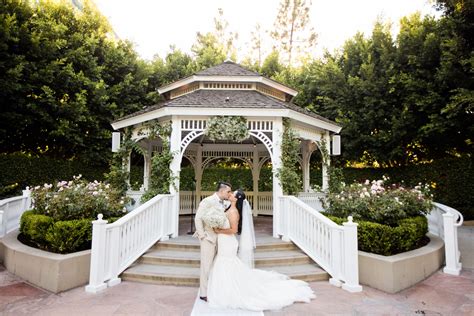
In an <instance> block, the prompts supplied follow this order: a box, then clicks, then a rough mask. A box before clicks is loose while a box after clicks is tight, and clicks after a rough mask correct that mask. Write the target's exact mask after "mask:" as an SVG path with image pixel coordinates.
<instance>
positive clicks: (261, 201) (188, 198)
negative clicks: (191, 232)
mask: <svg viewBox="0 0 474 316" xmlns="http://www.w3.org/2000/svg"><path fill="white" fill-rule="evenodd" d="M212 194H214V191H201V194H200V196H199V195H197V194H196V193H194V199H195V200H194V212H196V210H197V207H198V205H199V202H200V201H201V200H202V199H203V198H205V197H208V196H210V195H212ZM179 195H180V204H179V214H191V207H192V200H193V198H192V196H193V194H192V192H191V191H180V192H179ZM245 195H246V197H247V200H248V201H249V203H250V205H251V206H252V210H253V213H254V215H259V214H260V215H272V214H273V192H258V193H257V199H255V195H254V193H253V192H252V191H247V192H245Z"/></svg>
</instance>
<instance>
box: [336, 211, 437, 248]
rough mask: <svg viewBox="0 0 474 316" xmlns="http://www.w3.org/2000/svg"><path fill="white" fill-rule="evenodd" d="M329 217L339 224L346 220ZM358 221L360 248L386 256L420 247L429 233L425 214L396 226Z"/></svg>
mask: <svg viewBox="0 0 474 316" xmlns="http://www.w3.org/2000/svg"><path fill="white" fill-rule="evenodd" d="M328 217H329V218H330V219H331V220H332V221H334V222H335V223H337V224H339V225H341V224H342V223H343V222H345V221H346V220H345V219H344V218H340V217H335V216H330V215H329V216H328ZM357 223H358V226H357V238H358V241H359V242H358V247H359V250H362V251H366V252H371V253H375V254H379V255H384V256H391V255H394V254H397V253H401V252H405V251H409V250H413V249H416V248H418V247H419V246H421V245H422V242H423V241H424V240H425V235H426V234H427V233H428V220H427V219H426V217H424V216H417V217H413V218H407V219H403V220H400V221H399V222H398V225H396V226H389V225H384V224H380V223H374V222H369V221H357Z"/></svg>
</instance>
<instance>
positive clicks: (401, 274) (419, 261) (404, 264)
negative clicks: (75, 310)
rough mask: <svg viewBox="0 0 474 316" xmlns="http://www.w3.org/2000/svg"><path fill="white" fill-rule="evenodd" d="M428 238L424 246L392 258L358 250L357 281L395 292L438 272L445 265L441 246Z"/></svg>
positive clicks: (431, 236)
mask: <svg viewBox="0 0 474 316" xmlns="http://www.w3.org/2000/svg"><path fill="white" fill-rule="evenodd" d="M427 236H428V237H429V238H430V242H429V243H428V244H427V245H426V246H424V247H421V248H419V249H415V250H411V251H407V252H404V253H400V254H397V255H393V256H382V255H376V254H373V253H368V252H363V251H359V282H360V283H361V284H364V285H368V286H370V287H373V288H376V289H379V290H382V291H384V292H388V293H397V292H399V291H401V290H403V289H406V288H408V287H410V286H412V285H415V284H416V283H418V282H420V281H422V280H424V279H426V278H427V277H428V276H430V275H431V274H433V273H434V272H436V271H438V270H439V268H440V267H441V265H442V264H443V263H444V243H443V240H442V239H440V238H439V237H437V236H435V235H432V234H428V235H427Z"/></svg>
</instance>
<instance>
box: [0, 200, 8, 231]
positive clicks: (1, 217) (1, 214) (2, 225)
mask: <svg viewBox="0 0 474 316" xmlns="http://www.w3.org/2000/svg"><path fill="white" fill-rule="evenodd" d="M2 207H4V206H2ZM6 225H7V221H6V220H5V211H4V210H2V209H0V237H3V236H4V235H5V234H6V232H7V226H6Z"/></svg>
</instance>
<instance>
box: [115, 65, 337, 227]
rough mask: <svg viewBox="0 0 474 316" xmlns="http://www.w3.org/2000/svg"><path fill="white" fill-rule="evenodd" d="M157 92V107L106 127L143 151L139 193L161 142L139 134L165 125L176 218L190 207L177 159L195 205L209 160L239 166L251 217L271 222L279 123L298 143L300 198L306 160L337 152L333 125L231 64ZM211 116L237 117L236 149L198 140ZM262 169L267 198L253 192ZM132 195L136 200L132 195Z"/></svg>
mask: <svg viewBox="0 0 474 316" xmlns="http://www.w3.org/2000/svg"><path fill="white" fill-rule="evenodd" d="M158 92H159V93H160V94H161V95H162V97H163V99H164V101H162V102H161V103H159V104H156V105H154V106H150V107H147V108H145V109H143V110H141V111H138V112H136V113H133V114H131V115H128V116H125V117H123V118H120V119H119V120H117V121H115V122H113V123H112V126H113V128H114V130H116V131H120V130H123V129H124V128H131V129H132V131H133V133H132V139H133V140H135V141H136V142H138V144H139V145H140V146H141V147H142V148H144V149H146V151H145V152H146V154H145V157H144V175H143V186H142V191H143V190H146V189H147V188H148V185H149V178H150V168H151V157H152V154H153V152H156V151H160V150H161V140H159V139H149V138H147V132H146V131H145V132H143V128H144V126H146V124H149V123H150V122H153V121H157V122H160V123H165V122H171V126H172V131H171V136H170V139H169V141H170V147H171V148H170V149H171V152H173V153H174V159H173V161H172V163H171V165H170V170H171V172H172V174H173V175H174V177H175V179H177V180H175V181H176V183H175V185H172V186H170V192H171V194H175V195H176V196H177V201H176V203H175V204H174V206H173V207H174V208H179V210H175V211H176V213H179V214H183V213H186V212H188V211H189V209H190V207H189V206H190V202H191V194H190V192H180V190H179V174H180V170H181V163H182V160H183V157H184V158H186V159H188V160H189V161H190V163H191V164H192V166H193V167H194V172H195V179H196V200H197V201H199V200H200V198H202V197H204V196H206V195H208V194H210V193H211V192H203V191H202V190H201V180H202V174H203V170H204V169H205V168H206V166H208V165H209V164H210V163H211V162H212V161H214V160H216V159H219V158H225V157H230V158H235V159H239V160H242V161H245V162H246V163H248V165H249V166H250V168H251V170H252V176H253V191H252V192H248V194H247V196H248V197H249V200H250V202H251V204H252V205H253V209H254V212H255V214H267V215H273V214H277V213H278V211H279V203H277V201H278V198H279V197H281V196H282V195H283V192H282V187H281V184H280V181H279V179H278V177H277V175H276V174H277V170H278V169H279V168H280V167H281V142H282V133H283V129H284V126H283V119H284V118H287V119H288V120H289V122H290V126H291V127H292V129H293V130H294V131H295V132H296V133H297V135H299V137H300V139H301V150H300V157H299V161H300V164H301V168H302V171H303V188H302V189H303V192H310V191H311V187H310V175H309V163H310V157H311V154H312V153H313V152H314V151H315V150H317V149H319V150H321V152H326V153H331V154H332V155H337V154H339V152H340V138H339V135H337V134H338V133H339V132H340V130H341V126H340V125H338V124H337V123H335V122H333V121H331V120H329V119H326V118H324V117H322V116H320V115H317V114H316V113H314V112H310V111H308V110H305V109H303V108H301V107H299V106H296V105H295V104H293V103H292V102H291V100H292V99H293V97H295V96H296V94H297V93H298V92H297V91H295V90H294V89H292V88H290V87H288V86H286V85H283V84H281V83H278V82H276V81H274V80H272V79H269V78H266V77H264V76H262V75H260V74H258V73H256V72H253V71H250V70H248V69H246V68H244V67H242V66H240V65H238V64H236V63H234V62H231V61H226V62H224V63H222V64H219V65H217V66H214V67H211V68H208V69H205V70H202V71H200V72H197V73H195V74H193V75H191V76H189V77H186V78H183V79H181V80H178V81H176V82H173V83H171V84H169V85H166V86H163V87H161V88H159V89H158ZM215 116H240V117H244V118H245V119H246V121H247V128H248V131H249V135H250V136H249V137H248V138H247V139H245V140H244V141H242V142H232V141H228V140H222V141H211V140H210V139H209V137H207V136H206V135H205V131H206V124H207V122H208V120H209V119H210V118H212V117H215ZM140 131H141V132H140ZM114 139H115V142H114V144H113V147H115V149H116V148H117V146H118V143H119V139H120V137H119V134H118V133H117V132H116V133H115V135H114ZM321 145H324V146H326V149H322V148H320V147H321ZM328 158H329V157H328ZM265 163H271V166H272V171H273V183H272V185H273V191H272V192H259V190H258V183H259V176H260V170H261V168H262V166H263V165H264V164H265ZM328 165H329V159H326V161H323V165H322V177H323V179H322V189H323V190H325V189H326V188H327V187H328V170H327V166H328ZM128 168H130V165H129V166H128ZM135 194H138V195H139V194H140V192H138V193H137V192H135ZM277 222H278V219H277V217H274V227H276V225H278V223H277ZM274 230H275V229H274ZM274 235H276V233H274Z"/></svg>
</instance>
